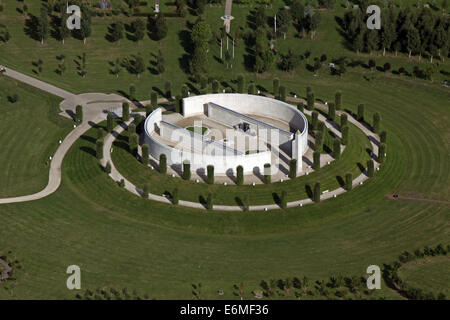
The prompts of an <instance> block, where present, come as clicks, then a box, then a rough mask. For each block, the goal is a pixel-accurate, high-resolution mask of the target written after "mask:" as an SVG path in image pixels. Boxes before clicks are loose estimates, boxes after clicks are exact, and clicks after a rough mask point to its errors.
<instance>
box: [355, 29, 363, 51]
mask: <svg viewBox="0 0 450 320" xmlns="http://www.w3.org/2000/svg"><path fill="white" fill-rule="evenodd" d="M365 37H366V31H365V30H364V29H362V30H361V31H360V32H359V33H358V34H357V35H356V37H355V38H354V39H353V48H354V49H355V50H356V53H357V54H359V53H360V52H361V51H363V50H364V39H365Z"/></svg>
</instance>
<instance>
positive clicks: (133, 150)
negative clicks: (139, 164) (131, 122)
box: [128, 133, 139, 156]
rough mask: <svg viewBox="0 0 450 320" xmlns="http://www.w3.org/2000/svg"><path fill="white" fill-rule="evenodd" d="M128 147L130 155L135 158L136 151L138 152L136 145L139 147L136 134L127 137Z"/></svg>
mask: <svg viewBox="0 0 450 320" xmlns="http://www.w3.org/2000/svg"><path fill="white" fill-rule="evenodd" d="M128 145H129V148H130V152H131V154H132V155H134V156H136V155H137V150H138V145H139V136H138V135H137V134H136V133H133V134H132V135H131V136H130V137H129V142H128Z"/></svg>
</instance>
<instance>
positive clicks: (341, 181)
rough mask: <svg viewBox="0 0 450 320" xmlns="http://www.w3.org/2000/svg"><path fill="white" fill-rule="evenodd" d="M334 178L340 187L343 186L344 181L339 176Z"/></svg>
mask: <svg viewBox="0 0 450 320" xmlns="http://www.w3.org/2000/svg"><path fill="white" fill-rule="evenodd" d="M336 180H337V182H338V183H339V185H340V186H341V187H342V188H343V187H344V186H345V181H344V179H343V178H342V177H341V176H336Z"/></svg>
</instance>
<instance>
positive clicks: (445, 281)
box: [399, 256, 450, 296]
mask: <svg viewBox="0 0 450 320" xmlns="http://www.w3.org/2000/svg"><path fill="white" fill-rule="evenodd" d="M449 267H450V259H449V258H448V257H447V256H443V257H432V258H426V259H425V260H417V261H413V262H410V263H407V264H406V265H404V266H403V267H402V268H401V269H400V270H399V276H400V277H401V278H402V280H403V281H405V282H407V283H408V285H410V286H412V287H416V288H427V289H428V291H431V292H434V293H437V292H439V293H440V292H443V293H444V294H445V295H446V296H447V295H448V293H449V284H450V274H449V273H448V271H447V270H449Z"/></svg>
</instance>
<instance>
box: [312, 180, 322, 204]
mask: <svg viewBox="0 0 450 320" xmlns="http://www.w3.org/2000/svg"><path fill="white" fill-rule="evenodd" d="M313 201H314V202H320V182H316V184H315V185H314V195H313Z"/></svg>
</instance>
